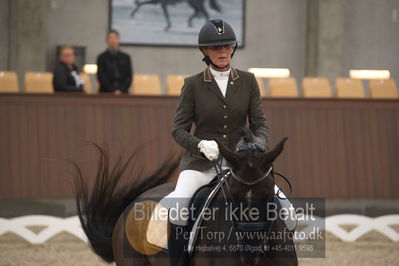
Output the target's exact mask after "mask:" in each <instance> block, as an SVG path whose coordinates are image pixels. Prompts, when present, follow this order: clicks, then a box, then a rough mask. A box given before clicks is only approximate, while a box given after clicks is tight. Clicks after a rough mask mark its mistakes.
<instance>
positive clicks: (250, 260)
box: [218, 129, 287, 265]
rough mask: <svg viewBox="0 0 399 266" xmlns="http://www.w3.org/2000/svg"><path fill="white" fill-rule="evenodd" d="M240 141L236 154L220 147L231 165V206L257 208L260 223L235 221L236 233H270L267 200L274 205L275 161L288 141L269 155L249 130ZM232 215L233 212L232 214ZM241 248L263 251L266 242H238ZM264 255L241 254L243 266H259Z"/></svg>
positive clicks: (242, 240) (254, 253) (258, 253)
mask: <svg viewBox="0 0 399 266" xmlns="http://www.w3.org/2000/svg"><path fill="white" fill-rule="evenodd" d="M241 136H242V138H241V140H240V141H239V142H238V143H237V146H236V150H235V151H232V150H230V149H229V148H227V147H226V146H224V145H223V144H221V143H218V145H219V150H220V153H221V155H222V156H223V157H224V158H225V159H226V160H227V162H228V163H229V165H230V172H231V177H230V178H229V179H228V181H227V182H228V191H229V193H230V196H231V197H232V202H235V204H236V205H233V206H237V204H242V205H243V206H244V207H249V208H257V209H258V210H259V219H256V218H255V220H251V219H250V220H247V219H245V218H241V219H240V218H236V217H232V222H233V225H234V227H235V230H237V231H238V232H243V231H244V232H245V231H259V232H270V230H271V228H272V223H271V222H270V221H268V219H267V218H266V217H267V213H266V212H267V210H266V208H265V206H266V204H265V200H266V201H268V202H271V203H275V200H276V197H275V192H274V186H275V181H274V176H273V171H272V165H273V162H274V160H275V159H276V158H277V157H278V156H279V155H280V153H281V152H282V151H283V148H284V143H285V141H286V140H287V138H284V139H282V140H281V141H280V142H279V143H278V144H277V145H276V146H275V147H274V148H273V149H272V150H270V151H268V150H267V149H266V148H265V147H264V146H263V145H264V143H262V142H261V141H260V139H259V138H256V137H255V136H254V135H253V134H252V132H251V131H250V130H249V129H243V130H242V133H241ZM231 211H232V210H231ZM237 241H238V243H239V244H240V245H242V246H251V247H260V246H261V247H263V246H264V245H266V243H267V242H266V240H265V239H262V238H255V239H252V238H245V237H244V238H238V239H237ZM264 252H265V251H263V250H257V251H255V252H253V253H250V254H249V256H248V252H245V251H244V252H242V255H241V256H240V259H241V262H242V263H243V264H245V265H258V263H259V257H261V256H262V254H264Z"/></svg>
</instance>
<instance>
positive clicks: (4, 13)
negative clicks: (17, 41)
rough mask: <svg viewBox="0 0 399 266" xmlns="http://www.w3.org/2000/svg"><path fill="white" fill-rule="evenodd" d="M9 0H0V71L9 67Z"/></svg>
mask: <svg viewBox="0 0 399 266" xmlns="http://www.w3.org/2000/svg"><path fill="white" fill-rule="evenodd" d="M9 3H10V0H0V71H1V70H7V69H9V65H8V59H9V57H8V53H9V49H8V48H9V41H10V39H9V34H10V31H9V27H10V26H9V19H10V17H9V15H8V13H9V12H8V11H9V8H10V5H9Z"/></svg>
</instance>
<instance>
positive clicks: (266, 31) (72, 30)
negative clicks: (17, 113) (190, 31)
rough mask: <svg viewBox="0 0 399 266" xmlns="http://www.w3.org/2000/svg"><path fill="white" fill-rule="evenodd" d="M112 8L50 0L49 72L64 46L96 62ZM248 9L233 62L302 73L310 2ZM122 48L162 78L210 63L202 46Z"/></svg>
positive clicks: (268, 0) (88, 1) (89, 1)
mask: <svg viewBox="0 0 399 266" xmlns="http://www.w3.org/2000/svg"><path fill="white" fill-rule="evenodd" d="M108 8H109V1H108V0H85V1H78V0H69V1H66V0H51V1H50V10H49V13H48V37H47V38H48V42H47V62H48V64H47V65H48V69H49V70H50V69H51V68H52V65H53V62H54V61H55V49H56V46H57V45H60V44H71V45H83V46H86V47H87V57H86V59H87V60H86V61H87V62H88V63H94V62H95V60H96V56H97V54H98V53H100V52H101V51H103V50H104V49H105V48H106V44H105V34H106V31H107V29H108ZM171 8H173V6H172V7H171ZM246 10H247V13H246V23H245V24H246V40H245V47H244V48H243V49H239V50H238V51H237V53H236V57H235V59H234V60H235V61H234V65H236V66H238V67H239V68H241V69H247V68H249V67H254V66H256V67H289V68H290V69H292V73H293V75H294V76H296V77H301V76H302V75H303V74H304V64H305V31H306V28H305V24H306V0H282V1H274V0H250V1H247V6H246ZM281 14H285V15H284V16H282V15H281ZM204 22H205V21H204ZM122 49H123V50H124V51H126V52H128V53H129V54H130V55H131V56H132V58H133V65H134V69H135V72H136V73H156V74H159V75H161V77H162V78H163V79H164V78H165V77H166V75H168V74H192V73H196V72H199V71H201V70H202V69H203V68H204V66H205V65H204V63H203V62H202V61H201V59H202V55H201V53H200V52H199V50H198V49H197V48H192V47H191V48H177V47H144V46H141V47H140V46H125V47H122Z"/></svg>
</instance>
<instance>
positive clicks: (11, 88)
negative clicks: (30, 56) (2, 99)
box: [0, 71, 19, 92]
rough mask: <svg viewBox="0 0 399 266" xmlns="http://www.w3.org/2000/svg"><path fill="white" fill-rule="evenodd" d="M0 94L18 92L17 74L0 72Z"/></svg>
mask: <svg viewBox="0 0 399 266" xmlns="http://www.w3.org/2000/svg"><path fill="white" fill-rule="evenodd" d="M0 92H19V89H18V77H17V73H15V72H10V71H0Z"/></svg>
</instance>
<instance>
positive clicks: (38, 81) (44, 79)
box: [25, 72, 54, 93]
mask: <svg viewBox="0 0 399 266" xmlns="http://www.w3.org/2000/svg"><path fill="white" fill-rule="evenodd" d="M25 92H27V93H53V92H54V89H53V73H50V72H26V73H25Z"/></svg>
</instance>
